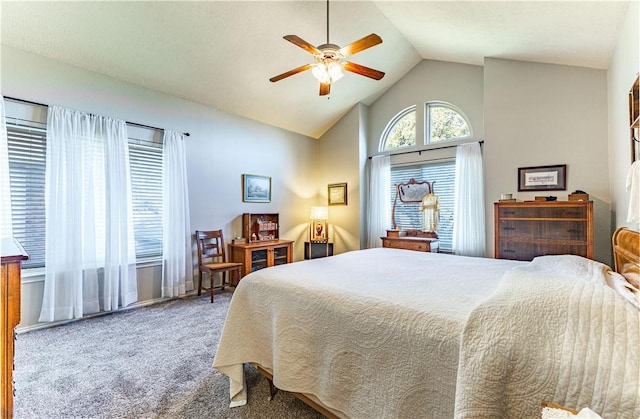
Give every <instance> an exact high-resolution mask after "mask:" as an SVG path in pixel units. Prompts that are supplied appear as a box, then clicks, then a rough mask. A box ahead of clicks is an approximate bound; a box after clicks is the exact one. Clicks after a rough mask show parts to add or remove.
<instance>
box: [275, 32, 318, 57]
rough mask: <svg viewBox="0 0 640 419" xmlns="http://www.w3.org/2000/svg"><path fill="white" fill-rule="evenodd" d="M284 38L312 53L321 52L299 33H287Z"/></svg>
mask: <svg viewBox="0 0 640 419" xmlns="http://www.w3.org/2000/svg"><path fill="white" fill-rule="evenodd" d="M283 38H284V39H286V40H287V41H289V42H291V43H292V44H294V45H297V46H299V47H300V48H302V49H304V50H305V51H307V52H309V53H310V54H313V55H318V54H320V50H319V49H318V48H316V47H315V46H313V45H311V44H310V43H308V42H307V41H305V40H304V39H302V38H300V37H299V36H297V35H285V36H284V37H283Z"/></svg>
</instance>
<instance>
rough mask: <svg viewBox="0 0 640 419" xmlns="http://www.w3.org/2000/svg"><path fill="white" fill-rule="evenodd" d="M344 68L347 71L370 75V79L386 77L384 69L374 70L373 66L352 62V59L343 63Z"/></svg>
mask: <svg viewBox="0 0 640 419" xmlns="http://www.w3.org/2000/svg"><path fill="white" fill-rule="evenodd" d="M343 68H344V69H345V70H346V71H350V72H352V73H356V74H360V75H361V76H365V77H369V78H370V79H374V80H380V79H381V78H383V77H384V73H383V72H382V71H378V70H374V69H373V68H369V67H365V66H363V65H360V64H356V63H352V62H351V61H346V62H345V63H344V64H343Z"/></svg>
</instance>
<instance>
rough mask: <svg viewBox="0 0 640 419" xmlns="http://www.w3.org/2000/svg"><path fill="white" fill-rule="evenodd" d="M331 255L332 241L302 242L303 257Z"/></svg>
mask: <svg viewBox="0 0 640 419" xmlns="http://www.w3.org/2000/svg"><path fill="white" fill-rule="evenodd" d="M327 256H333V243H321V242H304V258H305V259H316V258H324V257H327Z"/></svg>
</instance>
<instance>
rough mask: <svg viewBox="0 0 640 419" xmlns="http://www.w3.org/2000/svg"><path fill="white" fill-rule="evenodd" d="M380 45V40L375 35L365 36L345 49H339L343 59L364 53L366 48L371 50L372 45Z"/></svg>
mask: <svg viewBox="0 0 640 419" xmlns="http://www.w3.org/2000/svg"><path fill="white" fill-rule="evenodd" d="M381 43H382V38H380V37H379V36H378V35H376V34H375V33H372V34H371V35H367V36H365V37H364V38H362V39H358V40H357V41H356V42H353V43H351V44H349V45H347V46H346V47H342V48H340V54H342V56H343V57H348V56H350V55H353V54H357V53H359V52H360V51H364V50H365V49H367V48H371V47H372V46H374V45H378V44H381Z"/></svg>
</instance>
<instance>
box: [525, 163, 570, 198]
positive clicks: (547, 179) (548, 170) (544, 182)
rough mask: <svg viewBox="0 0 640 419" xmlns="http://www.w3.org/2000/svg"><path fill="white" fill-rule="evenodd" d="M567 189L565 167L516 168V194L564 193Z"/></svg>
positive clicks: (560, 165)
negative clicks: (534, 192)
mask: <svg viewBox="0 0 640 419" xmlns="http://www.w3.org/2000/svg"><path fill="white" fill-rule="evenodd" d="M565 189H567V165H566V164H558V165H554V166H536V167H520V168H518V192H526V191H564V190H565Z"/></svg>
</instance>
